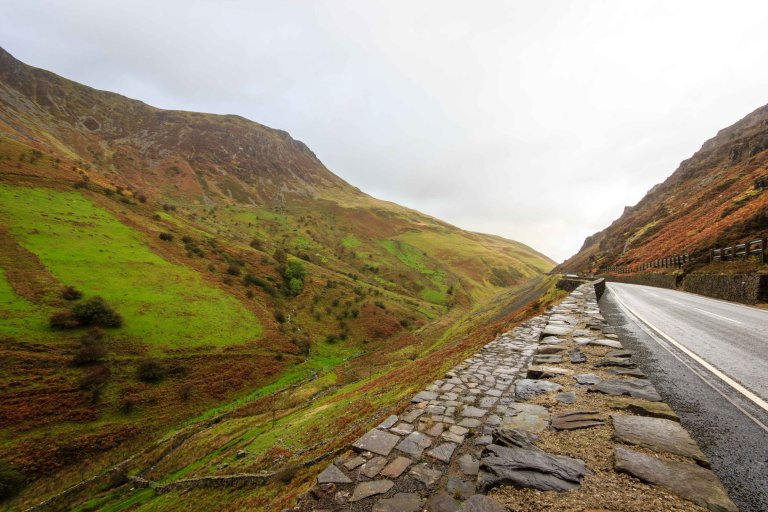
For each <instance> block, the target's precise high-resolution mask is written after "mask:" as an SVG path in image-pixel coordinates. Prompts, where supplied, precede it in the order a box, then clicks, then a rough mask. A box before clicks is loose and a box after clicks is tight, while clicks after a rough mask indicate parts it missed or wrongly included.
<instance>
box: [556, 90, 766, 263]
mask: <svg viewBox="0 0 768 512" xmlns="http://www.w3.org/2000/svg"><path fill="white" fill-rule="evenodd" d="M767 150H768V105H766V106H763V107H760V108H759V109H757V110H755V111H754V112H752V113H751V114H749V115H748V116H746V117H745V118H744V119H742V120H741V121H739V122H737V123H735V124H734V125H732V126H729V127H728V128H725V129H723V130H720V131H719V132H718V133H717V135H716V136H715V137H713V138H711V139H710V140H708V141H707V142H705V143H704V145H703V146H702V147H701V149H700V150H699V151H697V152H696V153H695V154H694V155H693V156H692V157H691V158H689V159H687V160H685V161H683V162H682V163H681V164H680V166H679V167H678V168H677V170H676V171H675V172H674V173H672V175H671V176H670V177H669V178H667V179H666V180H665V181H664V182H663V183H660V184H658V185H656V186H654V187H653V188H652V189H651V190H650V191H648V193H647V194H646V195H645V197H643V199H642V200H641V201H640V202H639V203H637V204H636V205H635V206H631V207H627V208H625V210H624V213H623V214H622V215H621V217H619V218H618V219H617V220H616V221H614V222H613V223H612V224H611V225H610V226H609V227H607V228H606V229H604V230H603V231H600V232H599V233H595V234H594V235H592V236H590V237H588V238H587V239H586V240H585V241H584V245H583V246H582V248H581V249H580V250H579V252H578V253H577V254H575V255H574V256H572V257H571V258H569V259H568V260H567V261H565V262H564V263H563V264H562V265H560V266H559V267H558V270H561V271H565V272H598V271H600V269H603V268H606V267H611V266H628V267H635V266H637V265H640V264H643V263H650V262H652V261H654V260H656V259H659V258H666V257H671V256H677V255H681V254H689V255H691V256H692V257H694V258H698V261H697V262H696V263H695V264H696V265H699V266H701V265H703V264H705V263H706V262H707V258H706V255H707V254H708V251H709V250H710V249H713V248H716V247H724V246H729V245H731V244H734V243H741V242H744V241H746V240H752V239H755V238H759V237H765V236H766V235H768V193H767V192H765V188H766V185H760V183H761V180H766V178H768V151H767ZM766 183H768V182H766Z"/></svg>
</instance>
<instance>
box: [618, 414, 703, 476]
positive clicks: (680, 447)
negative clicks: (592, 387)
mask: <svg viewBox="0 0 768 512" xmlns="http://www.w3.org/2000/svg"><path fill="white" fill-rule="evenodd" d="M611 418H613V429H614V433H613V436H614V437H615V438H616V439H617V440H619V441H621V442H623V443H627V444H636V445H639V446H644V447H646V448H650V449H651V450H655V451H662V452H669V453H674V454H675V455H682V456H683V457H690V458H691V459H693V460H695V461H696V462H698V463H699V464H701V465H702V466H704V467H709V460H708V459H707V456H706V455H704V453H703V452H702V451H701V450H700V449H699V445H697V444H696V441H694V440H693V439H692V438H691V436H690V434H688V432H687V431H686V430H685V429H684V428H683V427H682V426H680V424H679V423H677V422H674V421H671V420H665V419H662V418H649V417H645V416H623V415H619V414H614V415H612V416H611Z"/></svg>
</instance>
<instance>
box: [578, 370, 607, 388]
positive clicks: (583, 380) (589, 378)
mask: <svg viewBox="0 0 768 512" xmlns="http://www.w3.org/2000/svg"><path fill="white" fill-rule="evenodd" d="M573 379H574V380H575V381H576V384H578V385H579V386H592V385H594V384H597V383H598V382H600V381H601V380H603V379H601V378H600V377H598V376H597V375H595V374H594V373H580V374H578V375H574V376H573Z"/></svg>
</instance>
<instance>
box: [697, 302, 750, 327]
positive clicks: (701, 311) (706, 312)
mask: <svg viewBox="0 0 768 512" xmlns="http://www.w3.org/2000/svg"><path fill="white" fill-rule="evenodd" d="M691 307H692V308H693V309H695V310H696V311H698V312H699V313H704V314H705V315H709V316H714V317H717V318H720V319H722V320H727V321H729V322H733V323H735V324H739V325H744V322H739V321H738V320H734V319H733V318H728V317H727V316H721V315H718V314H717V313H710V312H709V311H705V310H703V309H699V308H696V307H693V306H691Z"/></svg>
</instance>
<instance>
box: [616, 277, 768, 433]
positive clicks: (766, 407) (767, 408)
mask: <svg viewBox="0 0 768 512" xmlns="http://www.w3.org/2000/svg"><path fill="white" fill-rule="evenodd" d="M612 291H613V293H614V295H615V296H616V300H617V301H618V302H619V304H621V305H622V307H624V309H625V310H627V311H628V312H629V313H631V314H632V315H634V316H635V317H636V318H637V319H638V320H640V321H641V322H643V323H644V324H645V325H647V326H648V327H650V328H651V329H653V330H654V331H656V332H657V333H658V334H659V335H660V336H661V337H662V338H664V339H665V340H666V341H667V342H669V343H670V344H672V345H674V346H675V347H676V348H678V349H679V350H681V351H682V352H683V353H685V354H686V355H687V356H688V357H690V358H691V359H693V360H694V361H696V362H697V363H699V364H700V365H701V366H703V367H704V368H706V369H707V370H709V371H710V372H711V373H712V374H713V375H714V376H715V377H717V378H719V379H720V380H722V381H723V382H724V383H726V384H727V385H729V386H730V387H732V388H733V389H735V390H736V391H738V392H739V393H741V394H742V395H744V396H745V397H746V398H747V399H749V400H750V401H752V402H753V403H754V404H755V405H757V406H758V407H760V408H761V409H763V410H764V411H766V412H768V402H766V401H765V400H763V399H762V398H760V397H759V396H757V395H756V394H754V393H753V392H752V391H750V390H748V389H747V388H745V387H744V386H742V385H741V384H739V383H738V382H736V381H735V380H733V379H732V378H730V377H729V376H728V375H726V374H724V373H723V372H721V371H720V370H718V369H717V368H715V367H714V366H712V365H711V364H709V363H708V362H707V361H705V360H704V359H702V358H701V357H700V356H699V355H698V354H696V353H695V352H693V351H691V350H690V349H688V348H687V347H685V346H683V345H682V344H680V343H679V342H677V341H675V340H674V339H673V338H672V337H671V336H669V335H668V334H665V333H664V331H662V330H661V329H659V328H658V327H656V326H655V325H653V324H652V323H651V322H649V321H648V320H646V319H645V318H643V317H642V316H641V315H640V314H639V313H637V312H636V311H634V310H633V309H632V308H630V307H629V306H627V304H626V303H625V302H624V301H623V300H621V297H619V294H618V293H616V290H615V289H612ZM640 327H643V326H642V325H641V326H640ZM643 330H645V331H646V332H648V331H647V330H646V329H643ZM649 334H650V333H649ZM651 337H653V338H654V339H655V340H656V341H657V342H658V338H657V337H656V336H651ZM662 346H663V345H662ZM665 348H666V347H665ZM673 355H674V354H673ZM678 359H679V358H678ZM681 361H682V360H681ZM689 368H690V366H689ZM696 373H697V374H698V372H696ZM704 381H705V382H706V379H704ZM715 389H716V390H717V388H715ZM721 394H722V393H721ZM723 396H725V395H723ZM726 398H728V397H726ZM728 401H730V402H731V403H733V402H732V401H731V400H730V399H728ZM734 405H736V404H734ZM739 409H741V408H740V407H739ZM741 410H742V412H744V413H746V414H747V415H748V416H749V417H750V418H751V419H752V420H753V421H755V422H756V423H758V424H759V425H760V426H762V427H763V428H764V429H765V430H767V431H768V427H766V426H765V425H763V424H762V423H760V422H759V421H758V420H757V419H755V418H754V417H753V416H752V415H750V414H749V413H747V412H746V411H744V410H743V409H741Z"/></svg>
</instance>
